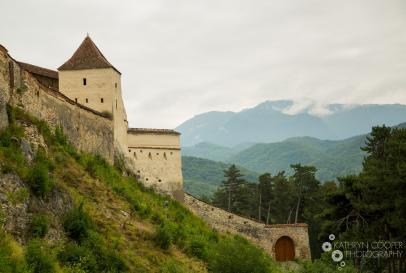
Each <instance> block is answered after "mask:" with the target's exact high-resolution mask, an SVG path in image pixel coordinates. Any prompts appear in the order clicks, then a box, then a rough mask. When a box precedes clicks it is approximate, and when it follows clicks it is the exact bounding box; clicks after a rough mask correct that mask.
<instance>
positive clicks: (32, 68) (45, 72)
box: [18, 62, 58, 79]
mask: <svg viewBox="0 0 406 273" xmlns="http://www.w3.org/2000/svg"><path fill="white" fill-rule="evenodd" d="M18 64H19V65H20V66H21V67H22V68H24V69H25V70H27V71H28V72H30V73H32V74H37V75H41V76H45V77H48V78H52V79H58V71H55V70H51V69H48V68H43V67H40V66H36V65H32V64H27V63H22V62H18Z"/></svg>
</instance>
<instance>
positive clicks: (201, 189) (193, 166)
mask: <svg viewBox="0 0 406 273" xmlns="http://www.w3.org/2000/svg"><path fill="white" fill-rule="evenodd" d="M229 167H230V164H226V163H223V162H218V161H213V160H208V159H204V158H197V157H192V156H183V157H182V172H183V180H184V182H183V183H184V189H185V191H186V192H188V193H190V194H192V195H194V196H203V195H204V196H208V197H211V195H212V194H213V193H214V192H215V191H216V190H217V188H218V186H219V185H220V184H221V181H223V180H224V170H226V169H228V168H229ZM239 169H240V170H241V173H242V174H243V175H244V176H245V178H246V179H247V180H249V181H256V180H257V179H258V175H259V174H257V173H255V172H253V171H249V170H247V169H245V168H243V167H240V166H239Z"/></svg>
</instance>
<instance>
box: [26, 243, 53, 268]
mask: <svg viewBox="0 0 406 273" xmlns="http://www.w3.org/2000/svg"><path fill="white" fill-rule="evenodd" d="M25 258H26V261H27V264H28V267H29V268H30V269H31V270H32V272H33V273H53V272H55V271H56V262H55V261H54V259H53V258H52V255H51V252H50V250H49V249H48V247H47V246H46V245H45V244H43V243H42V242H41V241H40V240H38V239H34V240H31V241H30V242H29V243H28V246H27V249H26V252H25Z"/></svg>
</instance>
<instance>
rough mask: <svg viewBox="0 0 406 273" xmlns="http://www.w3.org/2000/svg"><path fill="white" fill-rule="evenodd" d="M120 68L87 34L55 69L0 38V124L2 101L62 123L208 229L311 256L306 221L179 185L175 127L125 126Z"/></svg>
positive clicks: (290, 255) (278, 254)
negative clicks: (241, 210) (274, 217)
mask: <svg viewBox="0 0 406 273" xmlns="http://www.w3.org/2000/svg"><path fill="white" fill-rule="evenodd" d="M121 94H122V93H121V73H120V71H119V70H117V69H116V68H115V67H114V66H113V65H111V64H110V63H109V62H108V61H107V59H106V58H105V57H104V56H103V54H102V53H101V52H100V50H99V49H98V48H97V46H96V45H95V44H94V43H93V41H92V40H91V39H90V37H86V38H85V39H84V41H83V42H82V44H81V45H80V46H79V48H78V49H77V50H76V51H75V53H74V54H73V56H72V57H71V58H70V59H69V60H68V61H66V62H65V63H64V64H62V65H61V66H60V67H59V68H58V71H54V70H50V69H46V68H42V67H39V66H35V65H31V64H27V63H23V62H19V61H17V60H15V59H14V58H13V57H11V56H10V55H9V54H8V51H7V49H6V48H5V47H3V46H1V45H0V129H1V128H4V127H6V126H7V123H8V118H7V113H6V104H9V105H12V106H14V107H18V108H21V109H22V110H24V111H25V112H27V113H29V114H30V115H32V116H34V117H37V118H38V119H41V120H43V121H45V122H46V123H47V125H48V126H49V127H51V128H56V126H60V127H62V128H63V130H64V133H65V134H66V136H67V138H68V139H69V142H70V143H71V144H72V145H73V146H75V147H76V148H77V149H79V150H81V151H84V152H87V153H91V154H97V155H99V156H101V157H103V158H104V159H106V160H107V161H108V162H109V163H113V162H114V161H115V160H119V162H125V163H126V167H127V168H128V169H131V170H132V172H134V173H135V174H136V176H137V177H138V180H139V181H140V182H142V183H143V184H144V185H146V186H150V187H153V188H155V189H156V190H157V191H159V192H161V193H165V194H168V195H170V196H172V197H174V198H175V199H177V200H179V201H181V202H184V205H185V206H187V207H189V209H190V210H191V211H193V212H194V213H195V214H196V215H198V216H200V217H201V218H202V219H204V220H205V221H206V222H208V223H209V224H210V225H211V226H212V227H213V228H214V229H216V230H219V231H224V232H231V233H235V234H240V235H241V236H244V237H245V238H247V239H248V240H250V241H251V242H253V243H255V244H257V245H258V246H260V247H261V248H263V249H264V250H265V251H266V252H267V253H269V254H270V255H272V256H273V257H275V259H276V260H278V261H286V260H293V259H297V258H300V259H310V247H309V237H308V228H307V225H306V224H275V225H266V224H264V223H260V222H257V221H255V220H253V219H248V218H245V217H241V216H238V215H235V214H233V213H230V212H227V211H224V210H222V209H220V208H216V207H213V206H212V205H210V204H207V203H205V202H203V201H201V200H198V199H196V198H194V197H193V196H190V195H188V194H184V192H183V179H182V170H181V154H180V141H179V140H180V139H179V138H180V134H179V133H178V132H176V131H173V130H167V129H145V128H128V121H127V115H126V111H125V107H124V103H123V99H122V95H121Z"/></svg>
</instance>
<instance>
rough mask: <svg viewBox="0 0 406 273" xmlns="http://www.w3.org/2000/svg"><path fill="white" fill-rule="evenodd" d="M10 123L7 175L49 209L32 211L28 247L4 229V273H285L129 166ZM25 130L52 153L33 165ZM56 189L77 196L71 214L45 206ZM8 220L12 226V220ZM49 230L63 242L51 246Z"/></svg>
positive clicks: (43, 130) (3, 161)
mask: <svg viewBox="0 0 406 273" xmlns="http://www.w3.org/2000/svg"><path fill="white" fill-rule="evenodd" d="M9 116H10V120H11V122H12V124H11V126H10V127H8V128H7V129H6V130H4V131H2V132H0V166H1V174H2V175H7V174H10V173H12V174H15V175H18V176H19V177H20V178H21V180H22V181H23V182H24V183H25V185H27V188H28V189H29V192H28V196H31V197H33V198H34V197H35V198H37V199H38V200H41V202H38V204H40V205H39V206H37V207H36V208H29V209H30V210H31V212H32V213H33V215H34V218H33V219H35V220H33V221H32V222H33V223H34V224H32V225H33V226H32V227H31V228H29V229H28V230H27V231H26V232H27V234H28V235H27V236H28V240H27V242H25V243H24V244H22V245H21V244H17V243H16V242H15V241H14V239H13V238H11V237H10V236H9V235H8V234H5V232H4V231H3V229H2V228H1V226H2V225H0V242H1V244H0V259H1V260H2V267H0V272H32V273H39V272H40V273H47V272H69V273H73V272H76V273H83V272H179V273H182V272H222V273H227V272H230V273H231V272H250V273H251V272H254V273H255V272H258V273H260V272H283V271H282V270H281V269H280V268H279V266H278V265H277V264H275V263H274V262H273V261H272V260H271V258H270V257H269V256H267V255H266V254H264V252H262V251H261V250H259V249H258V248H256V247H255V246H253V245H251V244H250V243H248V242H247V241H246V240H244V239H242V238H240V237H238V236H231V235H228V234H219V233H217V232H216V231H213V230H212V229H211V228H210V227H209V226H208V225H207V224H206V223H204V222H203V221H202V220H201V219H200V218H198V217H196V216H194V215H193V214H192V213H191V212H190V211H189V210H188V209H186V208H185V207H183V205H181V204H180V203H178V202H176V201H173V200H172V199H170V198H169V197H165V196H161V195H158V194H156V193H155V192H153V191H152V190H148V189H145V188H144V187H143V186H142V185H140V184H139V183H138V182H137V181H136V180H135V178H134V177H133V176H131V175H123V172H125V170H124V169H123V168H122V166H123V165H122V164H117V167H113V166H111V165H109V164H107V163H106V162H105V161H104V160H103V159H101V158H100V157H97V156H93V155H89V154H83V153H79V152H77V151H76V150H75V149H74V148H72V147H71V146H70V145H69V144H68V143H67V141H66V138H65V137H64V135H63V133H62V132H61V130H56V131H55V132H51V131H50V130H49V129H48V127H47V126H46V124H44V123H43V122H41V121H39V120H37V119H35V118H32V117H30V116H28V115H26V114H24V113H23V112H22V111H20V110H18V109H9ZM19 124H24V126H27V125H28V126H34V127H35V128H37V130H38V131H39V132H40V134H41V135H42V136H43V138H44V140H45V144H46V149H45V150H44V151H41V150H40V149H39V150H38V153H37V156H36V158H35V159H34V161H33V162H31V163H30V162H28V161H27V159H26V157H25V156H24V153H23V151H22V149H21V145H20V140H21V139H24V138H26V136H25V133H24V130H23V128H22V127H21V126H20V125H19ZM118 163H120V161H118ZM53 189H58V190H59V191H63V192H66V193H68V194H69V196H71V198H72V200H73V207H72V208H71V209H70V211H69V212H68V213H67V214H64V215H54V214H52V212H51V211H49V210H48V209H47V206H45V205H43V206H41V204H47V202H48V201H47V200H48V199H49V198H48V196H49V194H50V192H51V191H52V190H53ZM10 202H11V201H10ZM28 206H30V204H28ZM0 216H2V217H0V220H1V221H0V223H4V219H5V218H6V217H4V216H5V215H4V212H2V211H0ZM6 216H7V215H6ZM50 221H51V224H50ZM49 225H52V227H53V228H54V229H55V228H56V229H58V228H59V229H60V232H61V233H62V238H56V239H55V238H54V239H52V240H48V239H44V238H43V237H44V236H46V234H47V232H48V228H49ZM45 238H47V237H45ZM3 260H4V261H7V264H5V262H4V261H3ZM4 270H6V271H4Z"/></svg>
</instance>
